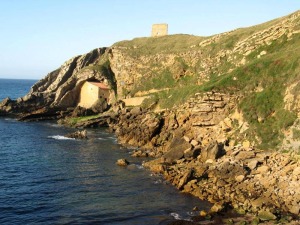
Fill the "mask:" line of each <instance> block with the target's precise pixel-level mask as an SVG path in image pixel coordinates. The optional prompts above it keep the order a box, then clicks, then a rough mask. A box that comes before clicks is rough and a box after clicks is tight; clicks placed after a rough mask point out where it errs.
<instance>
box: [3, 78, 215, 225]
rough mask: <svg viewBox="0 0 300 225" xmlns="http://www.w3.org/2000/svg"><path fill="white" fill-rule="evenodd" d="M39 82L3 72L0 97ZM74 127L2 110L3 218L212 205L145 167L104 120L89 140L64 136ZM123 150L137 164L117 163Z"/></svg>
mask: <svg viewBox="0 0 300 225" xmlns="http://www.w3.org/2000/svg"><path fill="white" fill-rule="evenodd" d="M35 82H36V80H12V79H0V101H2V99H4V98H6V97H10V98H11V99H17V98H18V97H20V96H24V95H25V94H26V93H28V91H29V90H30V87H31V86H32V85H33V84H34V83H35ZM74 131H75V130H74V129H72V128H66V127H63V126H60V125H58V124H57V123H55V122H54V121H43V122H19V121H17V120H15V119H14V118H5V117H0V224H2V225H3V224H13V225H17V224H22V225H23V224H26V225H27V224H111V225H118V224H120V225H156V224H157V225H165V224H168V223H169V222H170V221H173V220H178V219H184V220H190V219H191V216H193V215H195V213H196V212H194V211H193V208H194V207H197V208H198V209H199V210H201V209H203V210H207V209H208V208H209V204H208V203H206V202H203V201H200V200H199V199H197V198H195V197H193V196H191V195H188V194H183V193H180V192H179V191H178V190H177V189H175V188H174V187H173V186H172V185H170V184H168V183H167V182H165V181H164V179H163V178H162V177H160V176H158V175H155V174H152V173H151V172H150V171H148V170H147V169H145V168H143V166H142V161H143V160H145V159H143V158H132V157H131V156H130V152H131V151H133V149H128V148H124V147H122V146H121V145H120V144H118V142H117V139H116V137H115V135H114V134H112V133H109V132H108V131H107V130H106V129H105V128H98V129H89V130H88V136H89V139H88V140H75V139H70V138H66V137H64V135H66V134H68V133H71V132H74ZM120 158H126V159H127V160H128V161H130V162H131V164H130V165H129V166H127V167H120V166H117V165H116V161H117V160H118V159H120Z"/></svg>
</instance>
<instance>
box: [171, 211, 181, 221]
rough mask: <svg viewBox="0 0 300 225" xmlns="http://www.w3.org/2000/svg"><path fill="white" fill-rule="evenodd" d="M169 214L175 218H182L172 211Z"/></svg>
mask: <svg viewBox="0 0 300 225" xmlns="http://www.w3.org/2000/svg"><path fill="white" fill-rule="evenodd" d="M170 215H171V216H173V217H174V219H175V220H182V217H181V216H180V215H179V214H178V213H175V212H172V213H170Z"/></svg>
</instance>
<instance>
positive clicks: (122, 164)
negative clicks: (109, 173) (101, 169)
mask: <svg viewBox="0 0 300 225" xmlns="http://www.w3.org/2000/svg"><path fill="white" fill-rule="evenodd" d="M116 164H117V165H118V166H128V165H129V162H128V161H127V160H126V159H118V161H117V162H116Z"/></svg>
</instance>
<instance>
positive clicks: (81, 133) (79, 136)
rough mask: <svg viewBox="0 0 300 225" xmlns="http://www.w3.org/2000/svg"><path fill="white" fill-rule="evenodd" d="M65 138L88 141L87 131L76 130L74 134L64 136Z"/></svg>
mask: <svg viewBox="0 0 300 225" xmlns="http://www.w3.org/2000/svg"><path fill="white" fill-rule="evenodd" d="M66 137H67V138H75V139H88V136H87V130H77V131H75V132H74V133H70V134H67V135H66Z"/></svg>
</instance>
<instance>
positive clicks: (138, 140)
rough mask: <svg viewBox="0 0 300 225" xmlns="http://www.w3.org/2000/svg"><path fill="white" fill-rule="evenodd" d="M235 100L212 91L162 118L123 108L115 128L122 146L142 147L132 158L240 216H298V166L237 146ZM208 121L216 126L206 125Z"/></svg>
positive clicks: (245, 144) (245, 145) (279, 155)
mask: <svg viewBox="0 0 300 225" xmlns="http://www.w3.org/2000/svg"><path fill="white" fill-rule="evenodd" d="M236 100H237V98H236V97H235V96H229V95H224V94H221V93H211V92H209V93H205V94H202V95H200V94H197V95H196V96H195V97H194V98H192V99H190V101H188V102H187V104H185V105H184V106H182V108H178V109H177V110H171V111H164V112H161V113H159V114H154V113H152V112H144V111H143V110H142V109H140V108H134V109H132V110H123V111H122V113H121V114H120V116H119V117H118V118H117V119H116V120H115V124H114V125H112V127H113V129H114V130H116V134H117V136H118V140H119V141H120V143H123V144H125V145H131V146H138V147H140V148H139V150H136V151H135V152H136V154H133V155H135V156H137V157H140V156H143V157H147V156H149V155H151V156H155V157H156V159H154V160H150V161H147V162H145V163H144V166H145V167H147V168H149V169H150V170H152V171H154V172H156V173H161V174H163V176H164V177H165V178H166V179H167V180H168V181H169V182H171V183H172V184H173V185H175V186H176V187H177V188H178V189H179V190H182V191H183V192H187V193H192V194H193V195H195V196H197V197H199V198H201V199H204V200H209V201H210V202H212V203H214V204H216V207H215V208H220V207H221V209H223V208H224V207H225V206H226V205H228V204H229V205H231V206H233V207H234V208H235V209H236V210H238V211H239V212H244V213H245V212H251V213H256V214H257V216H258V218H259V219H260V220H261V221H262V220H263V219H264V218H265V219H266V218H267V217H268V219H267V220H269V219H270V218H272V219H279V218H280V215H281V214H280V213H290V214H291V215H294V216H297V215H299V210H300V199H299V197H300V192H299V191H300V190H298V189H297V187H296V186H297V185H298V184H299V182H300V173H299V171H300V169H299V168H300V164H299V162H297V161H293V160H292V159H291V158H290V156H289V155H284V154H282V153H277V152H266V151H261V150H258V149H255V148H253V147H252V145H251V143H249V142H245V141H244V142H240V143H239V142H235V144H232V142H231V141H230V138H232V137H231V136H230V134H231V132H233V130H234V129H235V127H234V126H233V124H232V123H233V121H232V120H233V119H232V118H234V116H232V117H231V116H230V113H229V112H231V113H232V112H234V105H235V104H234V101H236ZM208 103H210V104H208ZM208 106H209V107H208ZM183 109H184V110H183ZM120 112H121V111H120ZM199 113H200V114H199ZM201 113H205V114H201ZM233 114H234V113H233ZM207 118H210V119H207ZM209 120H213V121H214V123H209V124H208V123H203V121H209ZM224 121H225V122H226V125H224V123H225V122H224ZM237 123H238V122H237ZM241 123H242V121H241ZM237 127H238V129H240V126H237ZM239 131H240V130H239ZM217 206H218V207H217Z"/></svg>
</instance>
